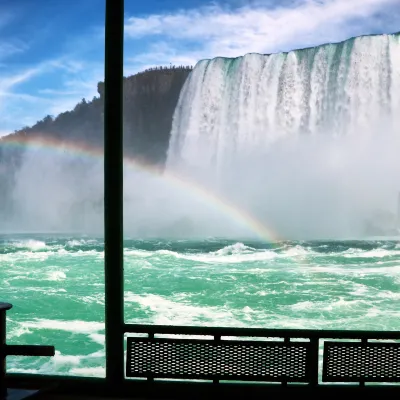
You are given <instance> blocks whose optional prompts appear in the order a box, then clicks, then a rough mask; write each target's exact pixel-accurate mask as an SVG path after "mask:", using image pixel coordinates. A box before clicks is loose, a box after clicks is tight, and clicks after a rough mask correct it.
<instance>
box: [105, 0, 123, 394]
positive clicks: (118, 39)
mask: <svg viewBox="0 0 400 400" xmlns="http://www.w3.org/2000/svg"><path fill="white" fill-rule="evenodd" d="M123 46H124V0H106V22H105V77H104V264H105V266H104V268H105V330H106V380H107V383H108V384H109V385H111V386H112V387H118V386H119V385H120V384H121V383H122V382H123V380H124V343H123V340H124V339H123V323H124V299H123V295H124V287H123V279H124V272H123V265H124V259H123V145H122V143H123V132H122V99H123V87H122V85H123Z"/></svg>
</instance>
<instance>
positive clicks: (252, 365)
mask: <svg viewBox="0 0 400 400" xmlns="http://www.w3.org/2000/svg"><path fill="white" fill-rule="evenodd" d="M177 328H178V327H177ZM199 329H201V328H199ZM241 331H242V335H243V336H246V332H245V329H241ZM280 332H281V333H282V332H284V331H283V330H281V331H280ZM310 332H312V331H310ZM290 333H293V332H290V331H289V330H288V331H287V334H288V335H289V334H290ZM314 333H315V332H314ZM319 333H320V334H321V335H319V337H317V338H316V337H315V335H314V337H310V338H309V339H305V338H304V335H303V336H302V338H296V337H295V336H294V337H288V336H286V337H284V338H283V340H280V341H275V340H274V341H267V340H265V338H264V340H260V338H255V340H240V338H237V336H238V335H237V334H235V335H234V336H235V338H234V339H233V338H228V340H227V339H225V337H224V339H222V338H221V337H220V336H219V335H216V336H215V337H214V338H213V339H208V338H206V337H207V336H206V335H204V338H205V339H201V338H200V339H199V338H198V336H196V339H192V338H182V337H181V336H184V335H181V336H180V337H179V338H171V337H167V338H165V337H164V338H161V337H155V334H154V333H150V334H148V337H127V356H126V377H127V378H147V380H148V381H149V382H152V381H154V379H178V380H207V381H213V382H214V383H219V382H220V381H239V382H240V381H253V382H257V381H259V382H261V381H263V382H271V383H272V382H278V383H280V384H282V385H284V386H285V385H287V384H288V383H292V382H293V383H305V384H309V385H318V381H319V378H320V377H321V380H322V382H326V383H329V382H331V383H333V382H343V383H344V382H354V383H358V384H359V385H364V383H365V382H400V343H398V342H387V341H386V342H371V341H368V339H363V340H362V341H361V342H360V340H358V341H357V342H355V341H324V342H323V343H322V342H320V340H322V339H324V336H323V333H324V331H319ZM342 333H343V334H345V332H342ZM176 334H178V335H179V331H178V329H177V333H176ZM157 336H160V335H157ZM164 336H165V335H164ZM232 336H233V334H232ZM249 336H250V335H249ZM271 337H272V336H271ZM274 337H275V336H274ZM328 337H329V336H328ZM399 338H400V337H399ZM237 339H239V340H237ZM352 339H353V338H352ZM294 340H295V341H294ZM320 344H321V345H322V350H323V357H322V374H321V373H320V361H319V356H318V353H319V349H320Z"/></svg>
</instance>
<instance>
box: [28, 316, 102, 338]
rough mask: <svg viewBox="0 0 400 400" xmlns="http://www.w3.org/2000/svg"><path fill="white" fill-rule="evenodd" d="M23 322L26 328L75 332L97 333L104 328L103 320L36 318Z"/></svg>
mask: <svg viewBox="0 0 400 400" xmlns="http://www.w3.org/2000/svg"><path fill="white" fill-rule="evenodd" d="M21 324H22V325H23V326H24V327H25V328H31V329H48V330H59V331H65V332H73V333H83V334H89V333H97V332H99V331H102V330H104V323H101V322H93V321H92V322H90V321H79V320H74V321H60V320H51V319H39V318H37V319H34V320H32V321H24V322H21Z"/></svg>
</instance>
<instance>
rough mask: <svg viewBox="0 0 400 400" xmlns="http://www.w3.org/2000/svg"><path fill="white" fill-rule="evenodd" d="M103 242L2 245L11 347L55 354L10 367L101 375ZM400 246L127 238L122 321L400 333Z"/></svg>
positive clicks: (45, 239)
mask: <svg viewBox="0 0 400 400" xmlns="http://www.w3.org/2000/svg"><path fill="white" fill-rule="evenodd" d="M103 267H104V253H103V241H102V239H96V238H88V237H61V236H58V237H54V236H53V237H52V236H46V235H24V236H21V235H20V236H4V235H3V236H2V237H0V300H3V301H9V302H11V303H13V304H14V308H13V309H12V310H11V311H10V312H9V314H8V319H7V323H8V332H7V335H8V338H9V339H8V341H9V343H14V344H24V343H27V344H52V345H54V346H55V347H56V356H55V357H54V358H52V359H48V358H42V359H41V358H17V357H9V358H8V371H10V372H33V373H43V374H71V375H82V376H104V294H103V292H104V272H103ZM399 283H400V242H398V241H395V240H392V241H378V240H375V241H343V242H341V241H334V242H322V241H319V242H282V243H278V244H273V245H272V244H265V243H261V242H257V241H232V240H229V241H228V240H221V239H207V240H203V241H190V240H180V241H178V240H176V241H166V240H126V241H125V321H126V322H134V323H148V324H177V325H203V326H206V325H208V326H210V325H214V326H245V327H265V328H322V329H371V330H400V318H399V316H400V310H399V307H398V301H399V299H400V285H399Z"/></svg>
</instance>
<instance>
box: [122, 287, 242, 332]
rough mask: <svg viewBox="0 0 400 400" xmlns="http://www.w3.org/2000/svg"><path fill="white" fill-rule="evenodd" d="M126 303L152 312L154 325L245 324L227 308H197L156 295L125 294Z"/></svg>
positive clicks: (151, 318)
mask: <svg viewBox="0 0 400 400" xmlns="http://www.w3.org/2000/svg"><path fill="white" fill-rule="evenodd" d="M125 302H126V303H137V304H139V306H140V307H141V308H142V309H143V310H146V311H149V312H150V315H149V316H148V318H149V319H150V320H151V323H154V324H161V325H163V324H166V325H168V324H178V325H179V324H184V325H188V324H189V325H190V324H202V325H203V324H204V323H205V322H206V323H213V324H223V325H230V326H243V322H241V321H240V320H238V319H237V318H235V316H234V315H233V314H232V311H231V310H229V309H228V308H226V307H215V306H211V307H210V306H204V307H203V306H196V305H193V304H185V303H183V302H177V301H173V300H171V299H168V298H166V297H163V296H159V295H155V294H145V295H138V294H135V293H132V292H126V293H125Z"/></svg>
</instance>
